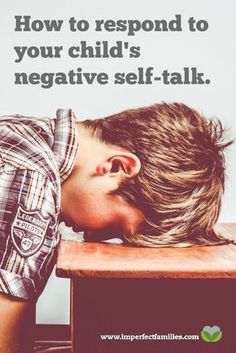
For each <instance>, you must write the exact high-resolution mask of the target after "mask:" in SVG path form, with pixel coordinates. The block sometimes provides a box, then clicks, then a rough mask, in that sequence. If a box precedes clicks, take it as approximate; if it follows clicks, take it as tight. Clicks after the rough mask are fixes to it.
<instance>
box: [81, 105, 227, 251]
mask: <svg viewBox="0 0 236 353" xmlns="http://www.w3.org/2000/svg"><path fill="white" fill-rule="evenodd" d="M84 125H85V126H87V127H88V128H90V129H92V132H93V133H94V134H95V135H96V136H98V137H99V139H100V140H101V141H103V142H105V143H106V144H113V145H114V144H115V145H117V146H120V147H122V148H124V149H126V150H128V151H130V152H132V153H134V154H135V155H137V156H138V158H139V159H140V161H141V166H142V167H141V170H140V172H139V174H138V175H137V176H136V177H135V178H133V179H132V180H129V181H128V182H125V183H123V184H122V185H120V187H119V189H118V190H117V191H116V194H119V195H121V196H122V197H123V198H124V199H125V200H126V201H127V202H128V203H130V204H132V205H134V206H135V207H137V208H138V209H140V210H141V211H142V212H143V214H144V216H145V224H144V225H143V229H142V231H141V232H140V233H141V234H132V235H124V237H125V239H126V240H127V241H128V242H130V243H132V244H135V245H141V246H151V247H158V246H191V245H212V244H222V243H227V242H229V241H227V240H226V239H224V238H222V237H221V236H220V235H218V234H217V233H216V232H215V231H214V229H213V227H214V225H215V223H216V221H217V219H218V215H219V211H220V207H221V197H222V194H223V191H224V180H225V158H224V154H223V151H224V149H225V147H227V146H229V145H230V144H231V143H232V141H229V142H225V141H224V138H223V135H224V129H223V127H222V125H221V123H220V121H219V120H216V121H213V120H207V119H206V118H205V117H204V116H202V115H201V114H199V113H198V112H197V111H196V110H193V109H191V108H189V107H187V106H186V105H184V104H179V103H172V104H167V103H162V104H155V105H152V106H149V107H144V108H139V109H130V110H126V111H124V112H121V113H119V114H115V115H112V116H109V117H106V118H104V119H97V120H93V121H91V120H87V121H85V122H84Z"/></svg>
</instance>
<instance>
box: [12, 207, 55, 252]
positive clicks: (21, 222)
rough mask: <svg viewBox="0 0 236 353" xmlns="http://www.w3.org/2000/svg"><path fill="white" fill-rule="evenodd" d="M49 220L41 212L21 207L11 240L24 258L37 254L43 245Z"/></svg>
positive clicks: (14, 223)
mask: <svg viewBox="0 0 236 353" xmlns="http://www.w3.org/2000/svg"><path fill="white" fill-rule="evenodd" d="M48 223H49V219H45V218H44V217H42V215H41V214H40V212H39V211H27V210H25V209H24V208H23V207H22V206H19V207H18V209H17V213H16V215H15V219H14V221H13V223H12V226H11V238H12V241H13V243H14V245H15V247H16V249H17V251H18V252H19V253H20V254H21V255H22V256H31V255H33V254H35V253H36V252H37V251H38V250H39V249H40V247H41V246H42V244H43V240H44V237H45V235H46V232H47V228H48Z"/></svg>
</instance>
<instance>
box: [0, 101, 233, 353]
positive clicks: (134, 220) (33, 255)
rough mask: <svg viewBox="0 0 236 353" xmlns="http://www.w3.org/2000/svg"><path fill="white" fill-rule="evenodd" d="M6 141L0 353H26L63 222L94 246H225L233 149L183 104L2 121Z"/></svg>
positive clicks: (0, 171)
mask: <svg viewBox="0 0 236 353" xmlns="http://www.w3.org/2000/svg"><path fill="white" fill-rule="evenodd" d="M0 135H1V139H0V192H1V199H0V261H1V266H0V268H1V269H0V291H1V292H2V294H0V318H1V322H0V342H1V343H0V351H1V353H6V352H11V353H13V352H14V351H15V352H18V351H19V352H20V348H17V345H18V344H19V342H20V335H21V329H20V327H23V326H24V325H23V322H24V318H25V315H26V312H27V310H28V308H29V306H30V302H35V301H36V300H37V298H38V296H39V295H40V293H41V292H42V290H43V288H44V286H45V284H46V282H47V279H48V276H49V274H50V273H51V270H52V267H53V265H54V264H55V258H56V250H57V246H58V243H59V240H60V235H59V231H58V224H59V222H60V221H64V222H65V223H66V224H67V225H69V226H72V227H73V229H74V230H75V231H84V232H85V240H90V241H91V240H95V241H96V240H102V239H107V238H109V237H121V238H122V239H123V240H124V241H126V242H129V243H130V244H134V245H138V246H151V247H159V246H176V247H177V246H191V245H202V244H203V245H212V244H221V243H225V242H227V240H225V239H223V238H222V237H221V236H220V235H217V234H216V233H215V231H214V229H213V226H214V224H215V223H216V221H217V218H218V214H219V210H220V204H221V196H222V193H223V190H224V174H225V161H224V155H223V151H224V148H225V147H227V146H228V145H230V143H231V142H225V141H224V140H223V128H222V126H221V124H220V122H219V121H217V122H213V121H208V120H206V119H205V118H204V117H203V116H202V115H200V114H199V113H198V112H196V111H195V110H193V109H190V108H189V107H187V106H185V105H183V104H177V103H173V104H166V103H163V104H156V105H153V106H150V107H145V108H140V109H131V110H127V111H124V112H122V113H120V114H116V115H113V116H110V117H107V118H104V119H97V120H86V121H84V122H76V121H75V118H74V116H73V113H72V112H71V111H70V110H58V112H57V117H56V119H34V118H28V117H22V116H18V115H17V116H3V117H2V118H1V121H0ZM1 345H2V347H1ZM9 347H10V348H9Z"/></svg>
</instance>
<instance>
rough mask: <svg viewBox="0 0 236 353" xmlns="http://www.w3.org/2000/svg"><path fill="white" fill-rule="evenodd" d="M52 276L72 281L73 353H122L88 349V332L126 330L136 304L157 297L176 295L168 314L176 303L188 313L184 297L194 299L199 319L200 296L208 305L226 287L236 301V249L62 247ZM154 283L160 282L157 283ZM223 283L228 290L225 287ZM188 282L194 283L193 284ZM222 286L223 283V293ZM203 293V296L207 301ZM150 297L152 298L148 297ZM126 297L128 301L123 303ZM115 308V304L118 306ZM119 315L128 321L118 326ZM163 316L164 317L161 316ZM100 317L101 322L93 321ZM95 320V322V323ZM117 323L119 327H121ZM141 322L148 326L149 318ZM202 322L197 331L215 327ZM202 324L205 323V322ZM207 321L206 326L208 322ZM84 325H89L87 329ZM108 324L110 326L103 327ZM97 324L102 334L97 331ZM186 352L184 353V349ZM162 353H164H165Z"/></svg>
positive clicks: (228, 230)
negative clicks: (187, 295) (138, 299)
mask: <svg viewBox="0 0 236 353" xmlns="http://www.w3.org/2000/svg"><path fill="white" fill-rule="evenodd" d="M218 228H219V229H220V231H221V232H222V234H224V235H225V236H226V237H228V238H231V239H235V240H236V224H224V225H223V224H221V225H219V226H218ZM56 273H57V276H59V277H66V278H70V279H71V333H72V345H73V350H72V352H73V353H95V352H96V353H97V352H99V353H100V352H105V353H106V352H107V351H109V352H111V353H113V352H122V350H121V351H120V350H119V349H118V348H115V347H113V348H112V350H111V348H109V349H110V350H106V349H105V348H104V345H103V348H102V346H101V347H99V345H98V342H97V343H96V344H92V343H91V340H92V339H93V333H92V332H91V326H92V329H93V330H95V331H96V334H97V336H99V334H101V333H103V334H106V333H108V334H109V330H110V331H112V330H113V331H114V329H121V326H119V325H123V326H125V325H124V322H126V320H128V319H129V317H131V316H135V313H136V312H137V308H140V303H141V305H142V303H143V302H145V303H146V305H147V301H148V300H149V299H150V302H151V301H153V302H155V300H157V299H158V298H156V297H157V296H159V295H160V298H161V300H163V301H165V297H168V295H171V294H172V295H174V294H175V292H176V293H177V296H178V301H177V302H175V300H174V298H173V297H171V299H170V303H168V307H170V308H171V303H172V302H173V303H174V302H175V306H173V307H172V309H170V308H169V309H170V310H169V311H171V310H172V312H173V311H176V307H178V306H179V303H180V302H181V303H182V304H181V305H182V306H186V307H188V306H189V309H190V310H191V303H190V302H188V300H189V298H188V297H185V295H186V293H188V294H189V295H191V296H192V297H193V301H195V303H194V306H195V313H194V315H195V316H197V315H198V314H199V310H198V305H199V308H200V311H202V310H203V307H204V305H205V304H204V301H207V298H206V297H205V296H207V297H208V299H209V298H210V296H211V291H212V290H213V291H214V295H215V296H216V297H217V294H220V293H221V292H222V290H223V292H224V286H225V288H228V290H229V291H230V293H231V294H232V293H233V292H234V295H236V281H235V278H236V246H235V245H234V244H229V245H220V246H209V247H195V248H175V249H174V248H160V249H154V248H135V247H131V246H125V245H115V244H106V243H80V242H76V241H62V242H61V244H60V250H59V255H58V261H57V271H56ZM155 279H159V281H156V280H155ZM173 279H178V281H177V282H178V283H176V281H174V282H175V283H174V284H173V281H172V280H173ZM186 279H189V280H190V282H189V281H188V282H186ZM205 279H211V281H205ZM225 279H228V280H227V284H225V283H226V282H225ZM230 279H231V280H230ZM135 280H136V281H135ZM148 280H149V281H148ZM170 280H171V281H170ZM193 280H194V282H195V283H193ZM222 280H224V282H222ZM197 281H198V282H197ZM229 281H230V282H229ZM222 283H224V286H223V288H222ZM131 284H132V285H131ZM179 284H180V285H179ZM163 286H164V287H163ZM201 286H202V287H201ZM227 286H230V287H227ZM180 287H181V289H180ZM200 287H201V288H202V290H199V293H198V294H197V300H196V298H195V299H194V295H196V293H197V292H198V288H200ZM133 288H134V291H133ZM234 289H235V290H234ZM205 290H207V291H208V292H207V295H206V292H205ZM132 291H133V292H132ZM153 292H155V293H156V294H155V295H153V294H152V293H153ZM123 293H125V296H122V295H123ZM130 293H132V294H130ZM129 296H130V297H129ZM138 296H139V297H141V298H142V300H141V301H139V302H137V301H136V299H137V298H136V297H138ZM128 297H129V298H130V300H128V299H127V298H128ZM200 297H201V300H202V302H198V305H197V304H196V301H198V299H199V298H200ZM209 300H211V301H212V300H213V299H212V298H211V299H209ZM225 300H227V301H228V302H229V301H230V300H231V299H230V298H228V297H227V298H225ZM134 302H136V304H137V303H138V304H137V305H136V304H135V305H136V307H135V308H133V309H131V312H129V310H130V307H133V305H134ZM117 303H119V304H118V305H117ZM135 305H134V306H135ZM165 305H166V303H165ZM216 305H217V303H216ZM107 307H108V308H107ZM114 307H116V309H115V311H114V312H112V314H111V316H112V319H108V316H109V311H110V312H111V311H113V310H114V309H113V308H114ZM99 308H100V309H99ZM99 310H100V311H99ZM122 310H123V316H124V315H126V313H127V317H125V318H124V317H122V318H119V319H118V320H117V317H119V315H120V312H121V311H122ZM148 310H149V313H151V311H152V308H151V307H149V308H148ZM161 310H162V307H159V309H158V312H161ZM207 310H208V309H207ZM98 311H99V312H98ZM105 311H107V312H106V315H107V316H106V317H105V318H104V319H102V321H101V316H104V315H105V314H104V313H105ZM138 311H139V310H138ZM226 311H227V310H226ZM233 311H234V316H235V314H236V312H235V309H233ZM91 312H93V313H94V312H96V315H95V316H93V315H92V316H91ZM231 312H232V311H231ZM181 313H183V310H182V309H181V311H180V312H179V314H178V315H182V314H181ZM138 315H140V312H139V314H138ZM142 315H143V317H145V312H142ZM163 315H164V316H165V314H164V312H163ZM222 315H223V316H225V315H226V314H223V313H221V316H220V317H216V319H218V320H221V318H222ZM227 315H228V314H227ZM203 316H204V315H203ZM211 316H214V310H213V311H212V312H211ZM99 317H100V319H98V318H99ZM96 320H98V321H97V323H96ZM99 320H100V321H99ZM112 320H114V321H115V322H116V324H117V322H118V321H119V325H118V326H117V325H116V324H115V325H114V326H113V327H111V326H112V325H113V324H112ZM122 320H123V323H122V324H121V321H122ZM146 320H147V321H148V322H149V324H150V320H149V318H148V316H147V317H146ZM160 320H163V318H161V317H160ZM170 320H171V321H170ZM170 320H169V321H168V323H167V325H166V329H168V327H169V326H168V325H170V322H173V317H170ZM186 320H187V319H186ZM199 320H200V321H199ZM201 320H203V318H202V317H201V318H199V319H198V320H197V321H198V324H199V325H201V323H202V325H203V326H205V325H207V324H209V325H211V324H212V325H213V324H217V322H212V323H211V322H207V321H206V322H205V325H204V320H203V321H201ZM205 320H207V318H206V317H205ZM208 320H210V318H209V319H208ZM89 321H90V323H88V322H89ZM136 321H137V320H136ZM107 322H109V325H108V326H107ZM101 323H102V325H103V328H101ZM176 324H177V322H176ZM218 324H219V323H218ZM134 325H135V322H134V321H132V324H131V326H126V329H127V328H128V329H132V328H133V326H134ZM156 325H157V324H156V323H155V325H154V326H153V329H154V328H156ZM177 325H178V327H180V326H181V324H180V323H179V322H178V324H177ZM188 325H189V324H188ZM222 325H223V324H222ZM203 326H202V327H203ZM234 326H235V324H234ZM150 327H152V324H150ZM190 328H191V327H190ZM100 329H102V330H104V331H103V332H101V331H99V330H100ZM143 329H145V326H144V328H143ZM182 329H185V326H183V327H182ZM105 330H107V331H105ZM88 331H89V332H90V333H89V335H88V337H87V343H88V348H86V340H84V337H83V336H84V335H85V334H87V332H88ZM187 333H188V332H187ZM89 337H90V338H89ZM113 344H114V343H113ZM199 344H200V343H199ZM220 344H221V343H219V345H218V346H217V347H218V348H219V349H220ZM235 345H236V342H235ZM117 346H118V345H117ZM107 347H108V346H107ZM109 347H110V346H109ZM166 347H167V345H166ZM186 347H187V345H186ZM198 347H199V346H198ZM222 347H223V346H222ZM187 348H188V349H189V346H188V347H187ZM120 349H121V348H120ZM130 349H131V348H130ZM132 349H133V348H132ZM132 349H131V351H129V350H127V347H126V351H125V353H126V352H132ZM137 349H138V346H137V347H136V348H135V352H139V351H138V350H137ZM142 349H143V351H140V352H141V353H143V352H146V351H145V350H144V348H142ZM152 349H153V350H152ZM155 349H156V348H155V347H153V348H152V347H151V346H149V348H148V352H150V353H151V352H156V350H155ZM167 351H168V352H169V353H170V352H171V350H170V347H169V348H168V350H167ZM180 351H181V352H184V351H185V350H184V348H183V347H182V348H181V350H180ZM186 351H187V350H186ZM235 351H236V347H235ZM162 352H164V350H163V351H162ZM174 352H176V353H178V350H177V349H176V348H175V351H174ZM206 352H208V351H206Z"/></svg>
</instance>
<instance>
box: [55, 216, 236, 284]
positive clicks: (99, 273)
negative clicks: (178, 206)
mask: <svg viewBox="0 0 236 353" xmlns="http://www.w3.org/2000/svg"><path fill="white" fill-rule="evenodd" d="M217 229H218V230H220V232H221V234H223V235H225V236H226V237H228V238H230V239H235V240H236V224H232V223H231V224H230V223H228V224H219V225H218V226H217ZM56 274H57V276H59V277H66V278H236V245H233V244H228V245H218V246H208V247H192V248H157V249H156V248H135V247H131V246H126V245H116V244H107V243H81V242H78V241H69V240H68V241H66V240H64V241H61V244H60V248H59V254H58V260H57V269H56Z"/></svg>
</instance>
